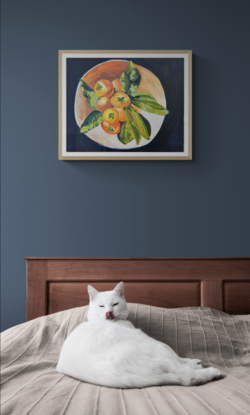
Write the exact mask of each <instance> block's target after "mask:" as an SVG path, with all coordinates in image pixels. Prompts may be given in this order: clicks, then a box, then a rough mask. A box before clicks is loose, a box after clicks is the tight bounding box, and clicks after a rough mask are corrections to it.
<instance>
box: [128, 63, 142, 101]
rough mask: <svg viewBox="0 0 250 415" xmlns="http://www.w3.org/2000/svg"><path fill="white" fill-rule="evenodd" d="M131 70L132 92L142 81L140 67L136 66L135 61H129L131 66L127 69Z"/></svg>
mask: <svg viewBox="0 0 250 415" xmlns="http://www.w3.org/2000/svg"><path fill="white" fill-rule="evenodd" d="M127 71H128V72H129V80H130V92H131V93H132V92H134V91H135V90H136V89H137V88H138V86H139V85H140V82H141V75H140V72H139V71H138V69H137V68H136V67H135V66H134V64H133V62H132V61H130V62H129V67H128V69H127Z"/></svg>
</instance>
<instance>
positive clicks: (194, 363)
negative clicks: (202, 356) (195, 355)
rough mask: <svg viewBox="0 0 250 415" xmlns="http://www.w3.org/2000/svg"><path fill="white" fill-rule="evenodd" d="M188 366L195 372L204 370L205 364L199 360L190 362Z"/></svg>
mask: <svg viewBox="0 0 250 415" xmlns="http://www.w3.org/2000/svg"><path fill="white" fill-rule="evenodd" d="M188 366H189V367H191V368H192V369H194V370H197V369H203V363H202V361H201V360H199V359H192V360H190V362H188Z"/></svg>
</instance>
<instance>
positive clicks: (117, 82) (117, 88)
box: [112, 79, 122, 92]
mask: <svg viewBox="0 0 250 415" xmlns="http://www.w3.org/2000/svg"><path fill="white" fill-rule="evenodd" d="M112 84H113V87H114V88H115V92H121V91H122V83H121V81H120V79H115V80H114V81H113V82H112Z"/></svg>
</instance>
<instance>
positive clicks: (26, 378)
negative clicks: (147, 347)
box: [1, 304, 250, 415]
mask: <svg viewBox="0 0 250 415" xmlns="http://www.w3.org/2000/svg"><path fill="white" fill-rule="evenodd" d="M87 309H88V307H80V308H74V309H70V310H66V311H63V312H60V313H56V314H51V315H48V316H45V317H40V318H38V319H36V320H32V321H29V322H27V323H24V324H21V325H19V326H16V327H13V328H11V329H9V330H6V331H5V332H3V333H2V334H1V337H2V339H1V366H2V368H1V414H2V415H9V414H12V415H52V414H53V415H179V414H180V415H196V414H197V415H207V414H214V415H218V414H223V415H241V414H242V415H243V414H250V316H230V315H228V314H226V313H223V312H219V311H216V310H213V309H209V308H181V309H163V308H157V307H150V306H145V305H141V304H129V319H130V320H131V321H132V323H133V324H134V325H135V326H136V327H139V328H141V329H142V330H143V331H145V332H146V333H148V334H149V335H150V336H152V337H154V338H155V339H157V340H160V341H162V342H164V343H167V344H168V345H169V346H171V347H172V348H173V349H174V350H175V351H176V352H177V353H178V354H179V356H181V357H190V358H196V359H197V358H198V359H201V360H202V361H203V363H204V364H205V365H208V366H209V365H210V366H214V367H217V368H219V369H221V370H222V371H223V372H224V373H225V374H226V375H227V376H226V377H225V379H222V380H219V381H216V382H211V383H208V384H206V385H202V386H193V387H181V386H157V387H150V388H145V389H111V388H105V387H99V386H95V385H91V384H87V383H83V382H79V381H77V380H75V379H73V378H70V377H67V376H65V375H62V374H60V373H57V372H56V364H57V360H58V357H59V354H60V350H61V347H62V345H63V342H64V340H65V338H66V337H67V336H68V335H69V333H70V332H71V331H72V330H73V329H74V328H75V327H76V326H77V325H78V324H80V323H81V322H83V321H86V316H87Z"/></svg>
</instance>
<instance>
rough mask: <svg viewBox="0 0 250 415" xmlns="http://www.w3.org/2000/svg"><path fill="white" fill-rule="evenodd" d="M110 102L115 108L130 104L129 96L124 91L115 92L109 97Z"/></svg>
mask: <svg viewBox="0 0 250 415" xmlns="http://www.w3.org/2000/svg"><path fill="white" fill-rule="evenodd" d="M111 104H112V105H113V106H114V107H117V108H125V107H127V106H128V105H129V104H130V98H129V96H128V95H127V94H125V93H124V92H117V93H116V94H114V95H113V96H112V97H111Z"/></svg>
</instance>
